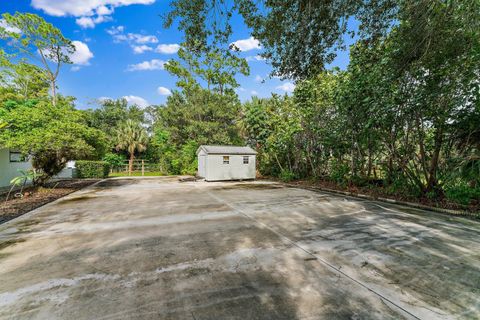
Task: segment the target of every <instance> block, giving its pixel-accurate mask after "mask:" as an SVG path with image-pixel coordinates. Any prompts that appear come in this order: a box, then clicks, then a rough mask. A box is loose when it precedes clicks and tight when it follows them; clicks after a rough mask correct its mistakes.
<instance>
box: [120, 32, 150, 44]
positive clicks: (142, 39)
mask: <svg viewBox="0 0 480 320" xmlns="http://www.w3.org/2000/svg"><path fill="white" fill-rule="evenodd" d="M127 37H128V40H132V41H133V42H135V43H157V42H158V39H157V37H155V36H150V35H141V34H137V33H129V34H127Z"/></svg>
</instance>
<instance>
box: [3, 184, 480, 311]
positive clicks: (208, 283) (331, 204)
mask: <svg viewBox="0 0 480 320" xmlns="http://www.w3.org/2000/svg"><path fill="white" fill-rule="evenodd" d="M479 243H480V223H479V222H476V221H471V220H466V219H462V218H455V217H447V216H443V215H440V214H435V213H430V212H426V211H420V210H413V209H407V208H402V207H396V206H392V205H386V204H383V203H377V202H371V201H361V200H354V199H346V198H344V197H339V196H333V195H330V194H326V193H319V192H313V191H307V190H303V189H297V188H287V187H284V186H282V185H280V184H275V183H268V182H255V183H251V182H243V183H206V182H184V183H180V182H177V179H176V178H173V177H172V178H170V177H165V178H143V179H134V178H132V179H112V180H107V181H103V182H101V183H99V184H97V185H95V186H92V187H89V188H87V189H84V190H82V191H80V192H76V193H74V194H71V195H69V196H67V197H65V198H63V199H60V200H58V201H56V202H54V203H51V204H49V205H47V206H44V207H42V208H40V209H37V210H35V211H33V212H31V213H29V214H27V215H25V216H23V217H21V218H19V219H15V220H12V221H10V222H9V223H7V224H4V225H1V226H0V318H2V319H75V320H80V319H197V320H199V319H243V320H245V319H399V318H412V319H478V318H480V244H479Z"/></svg>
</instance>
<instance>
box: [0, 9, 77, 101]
mask: <svg viewBox="0 0 480 320" xmlns="http://www.w3.org/2000/svg"><path fill="white" fill-rule="evenodd" d="M2 18H3V20H4V24H5V26H3V27H0V38H2V39H4V40H10V41H8V47H9V48H11V49H12V52H13V53H14V54H20V55H22V56H28V57H30V59H32V60H33V61H37V62H39V63H40V64H41V65H42V66H43V68H44V70H45V72H46V74H47V76H48V80H49V82H50V90H51V95H52V104H53V105H56V102H57V78H58V74H59V72H60V67H61V66H62V64H64V63H71V60H70V56H71V55H72V54H73V53H74V52H75V46H74V45H73V44H72V41H70V40H69V39H67V38H65V37H64V36H63V34H62V32H61V31H60V30H59V29H58V28H56V27H54V26H53V25H52V24H50V23H48V22H46V21H45V20H44V19H43V18H42V17H40V16H38V15H36V14H33V13H19V12H16V13H15V14H14V15H11V14H9V13H4V14H2Z"/></svg>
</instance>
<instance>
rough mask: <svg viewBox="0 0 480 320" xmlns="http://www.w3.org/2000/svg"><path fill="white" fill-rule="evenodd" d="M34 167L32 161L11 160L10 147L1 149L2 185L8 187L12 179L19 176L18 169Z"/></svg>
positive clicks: (0, 185) (0, 170) (0, 183)
mask: <svg viewBox="0 0 480 320" xmlns="http://www.w3.org/2000/svg"><path fill="white" fill-rule="evenodd" d="M29 169H32V164H31V162H30V161H27V162H10V153H9V150H8V149H0V187H7V186H9V185H10V181H11V180H12V179H13V178H15V177H18V176H19V175H20V173H19V172H18V170H29Z"/></svg>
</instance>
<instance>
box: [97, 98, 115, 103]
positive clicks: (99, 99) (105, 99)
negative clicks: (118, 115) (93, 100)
mask: <svg viewBox="0 0 480 320" xmlns="http://www.w3.org/2000/svg"><path fill="white" fill-rule="evenodd" d="M97 100H98V101H100V102H103V101H108V100H113V98H111V97H99V98H98V99H97Z"/></svg>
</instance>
